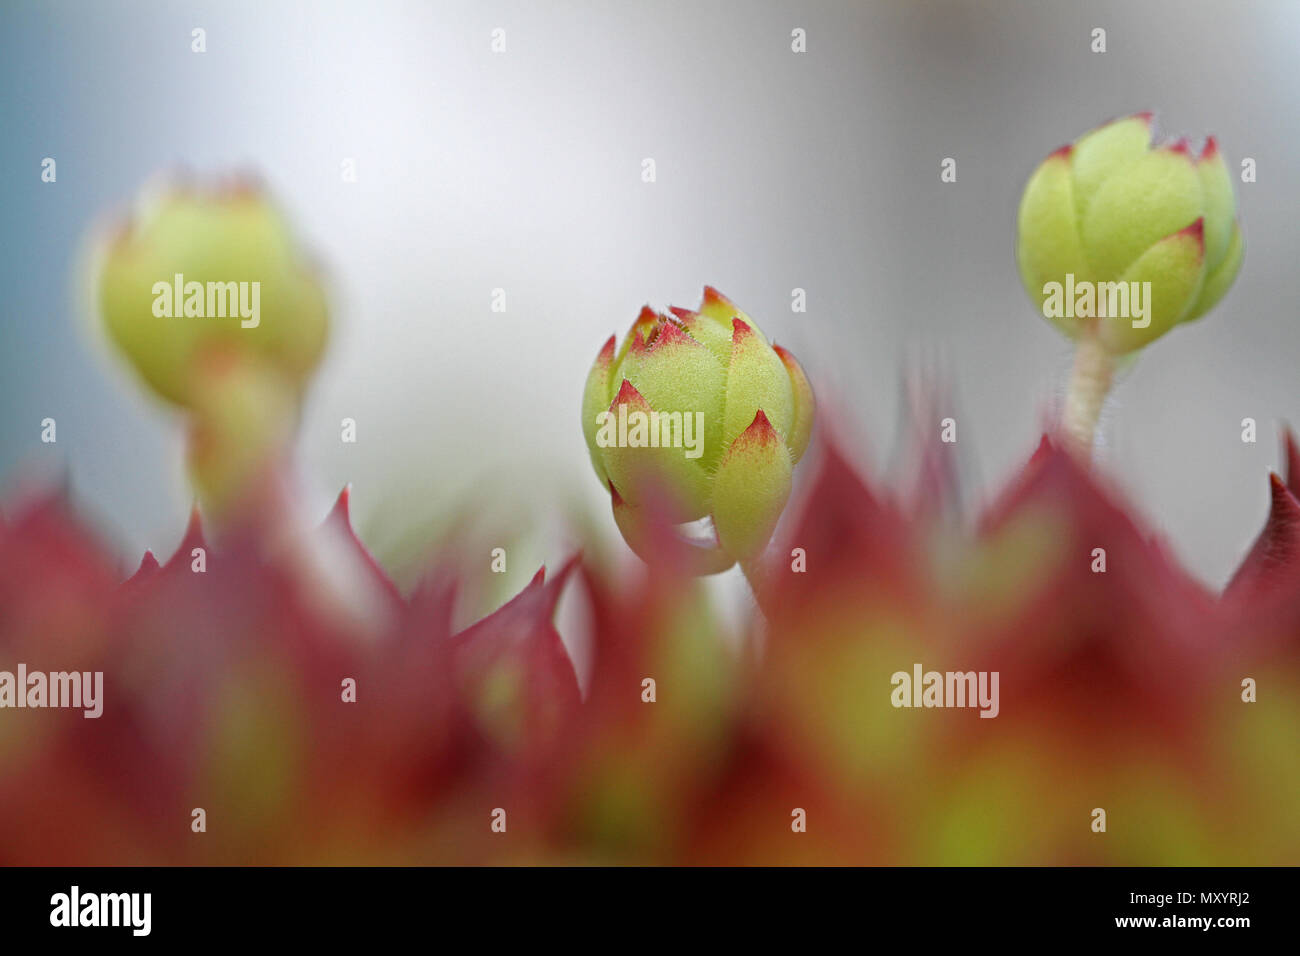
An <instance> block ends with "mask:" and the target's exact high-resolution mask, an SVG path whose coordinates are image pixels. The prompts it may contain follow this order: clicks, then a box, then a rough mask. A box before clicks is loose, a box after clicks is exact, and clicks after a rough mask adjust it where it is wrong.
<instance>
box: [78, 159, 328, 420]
mask: <svg viewBox="0 0 1300 956" xmlns="http://www.w3.org/2000/svg"><path fill="white" fill-rule="evenodd" d="M95 291H96V295H97V298H98V304H99V311H100V316H101V318H102V320H103V324H104V328H105V329H106V331H107V333H108V337H109V339H110V340H111V341H112V342H113V343H114V344H115V345H116V346H117V347H118V349H120V350H121V352H122V354H123V355H124V356H125V357H126V358H127V360H128V361H129V362H130V363H131V365H132V366H133V367H134V368H135V370H136V371H137V372H138V373H139V375H140V377H141V378H142V379H143V380H144V382H145V384H146V385H147V386H148V387H149V388H150V389H151V390H152V391H153V392H155V393H156V394H157V395H159V396H160V397H162V398H163V399H165V400H167V401H169V402H172V403H174V404H177V405H180V406H183V407H185V408H188V409H194V408H196V407H197V406H198V405H200V404H201V400H202V396H200V395H198V394H197V389H199V388H201V387H203V385H204V383H205V382H206V381H207V377H206V376H204V375H202V374H200V370H201V368H202V366H204V365H205V364H210V363H212V362H213V361H217V362H219V363H220V364H222V365H223V366H224V365H229V364H230V363H231V362H240V361H243V360H245V359H247V360H249V361H250V363H251V364H255V365H257V366H258V367H262V368H266V369H268V370H271V371H273V372H274V374H276V375H278V376H279V377H280V378H281V379H282V380H283V382H284V383H285V384H286V385H287V386H288V387H290V388H291V389H292V390H294V391H296V392H301V390H302V389H303V387H304V386H305V384H306V382H307V379H308V377H309V376H310V374H311V372H312V370H313V369H314V368H315V366H316V364H317V362H318V361H319V360H320V356H321V353H322V351H323V349H324V346H325V340H326V336H327V333H328V316H327V311H326V306H325V297H324V291H323V289H322V285H321V282H320V280H319V278H318V277H317V275H316V274H315V272H314V271H313V270H312V269H311V268H310V267H309V265H308V264H307V262H306V261H305V259H304V257H303V255H302V253H301V252H300V250H299V248H298V246H297V245H296V244H295V243H294V241H293V239H292V236H291V234H290V231H289V228H288V225H287V223H286V222H285V220H284V218H283V217H282V216H281V215H280V214H279V212H277V211H276V210H275V208H274V207H273V206H271V204H270V203H269V202H268V201H267V199H266V198H265V197H264V196H263V195H262V193H261V192H260V191H258V190H257V189H256V188H254V187H252V186H250V185H247V184H243V183H240V184H236V185H235V186H233V187H231V188H229V189H225V190H216V191H209V192H200V191H195V190H192V189H189V188H179V189H172V190H170V191H168V192H166V193H165V194H163V195H162V196H160V197H158V198H157V199H156V200H155V201H153V202H152V203H150V204H149V206H148V208H147V209H146V210H145V211H144V212H143V214H142V215H141V216H140V217H139V218H138V219H137V220H136V221H134V222H133V223H131V224H130V225H129V226H127V227H126V228H124V229H122V230H120V231H119V232H118V233H117V234H116V235H114V236H113V237H112V238H111V239H110V240H109V241H108V242H107V243H106V244H105V247H104V248H103V250H102V254H101V260H100V266H99V270H98V274H97V276H96V290H95Z"/></svg>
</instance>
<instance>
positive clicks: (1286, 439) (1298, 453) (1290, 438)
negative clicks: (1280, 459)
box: [1282, 428, 1300, 499]
mask: <svg viewBox="0 0 1300 956" xmlns="http://www.w3.org/2000/svg"><path fill="white" fill-rule="evenodd" d="M1282 443H1283V446H1284V449H1285V450H1284V452H1283V454H1284V456H1285V457H1286V486H1287V488H1289V489H1290V491H1291V494H1293V495H1295V496H1296V498H1298V499H1300V446H1297V445H1296V438H1295V432H1293V431H1291V429H1290V428H1284V429H1283V431H1282Z"/></svg>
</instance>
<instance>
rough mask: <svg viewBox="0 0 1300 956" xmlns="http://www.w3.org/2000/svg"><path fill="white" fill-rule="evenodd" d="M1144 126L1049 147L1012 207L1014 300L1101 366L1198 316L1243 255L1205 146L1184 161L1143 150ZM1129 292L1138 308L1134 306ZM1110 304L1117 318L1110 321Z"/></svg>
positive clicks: (1215, 162)
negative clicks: (1020, 299) (1095, 356)
mask: <svg viewBox="0 0 1300 956" xmlns="http://www.w3.org/2000/svg"><path fill="white" fill-rule="evenodd" d="M1151 125H1152V117H1151V114H1150V113H1139V114H1137V115H1136V116H1130V117H1127V118H1125V119H1120V120H1115V121H1114V122H1111V123H1108V124H1106V125H1105V126H1101V127H1099V128H1098V129H1095V130H1093V131H1092V132H1090V133H1088V134H1086V135H1084V136H1083V137H1081V138H1080V139H1079V140H1077V141H1076V142H1075V143H1074V144H1072V145H1070V146H1063V147H1061V148H1060V149H1058V150H1057V151H1056V152H1054V153H1052V154H1051V155H1050V156H1048V157H1047V159H1045V160H1044V161H1043V163H1042V164H1041V165H1040V166H1039V167H1038V169H1037V170H1035V172H1034V174H1033V175H1032V176H1031V177H1030V178H1029V182H1028V184H1027V185H1026V186H1025V192H1024V195H1023V197H1022V198H1021V200H1020V214H1019V228H1018V233H1019V236H1018V242H1017V247H1016V255H1017V259H1018V261H1019V266H1020V277H1021V280H1022V281H1023V283H1024V286H1025V290H1026V291H1027V292H1028V293H1029V296H1030V298H1032V299H1033V300H1034V301H1035V302H1037V303H1038V304H1039V305H1040V306H1042V307H1043V308H1044V315H1045V316H1046V317H1047V318H1049V319H1050V320H1052V321H1053V322H1054V323H1055V324H1056V325H1057V326H1058V327H1059V328H1060V329H1061V330H1062V331H1063V332H1064V333H1065V334H1066V335H1068V336H1070V337H1071V338H1073V339H1082V338H1093V339H1095V340H1096V341H1097V342H1098V343H1099V344H1100V345H1101V347H1102V348H1104V350H1105V351H1106V352H1107V353H1108V354H1110V355H1123V354H1125V353H1128V352H1132V351H1135V350H1137V349H1140V348H1142V347H1143V346H1145V345H1147V344H1149V343H1150V342H1152V341H1154V340H1155V339H1157V338H1159V337H1160V336H1161V335H1163V334H1165V333H1166V332H1168V331H1169V330H1170V329H1172V328H1173V327H1174V326H1176V325H1178V324H1180V323H1182V322H1189V321H1191V320H1192V319H1195V318H1198V317H1200V316H1201V315H1204V314H1205V313H1206V312H1207V311H1209V310H1210V309H1211V308H1212V307H1213V306H1214V305H1215V303H1217V302H1218V301H1219V299H1220V298H1222V296H1223V294H1224V293H1225V292H1226V291H1227V289H1228V287H1229V286H1231V285H1232V282H1233V279H1235V278H1236V275H1237V271H1238V269H1239V268H1240V267H1241V260H1242V255H1243V252H1244V245H1243V243H1242V237H1241V229H1240V227H1239V226H1238V224H1237V222H1236V202H1235V200H1234V198H1233V193H1232V181H1231V177H1230V176H1229V174H1228V167H1227V165H1226V164H1225V163H1224V160H1223V155H1222V154H1221V153H1220V152H1219V149H1218V146H1217V144H1216V143H1215V141H1214V139H1213V138H1212V137H1211V138H1210V139H1208V140H1207V141H1206V143H1205V147H1204V148H1203V149H1202V150H1201V151H1200V154H1199V155H1195V156H1194V155H1193V154H1192V151H1191V149H1190V148H1189V146H1188V143H1187V141H1186V140H1183V139H1180V140H1175V141H1173V142H1168V143H1164V144H1161V145H1159V146H1153V144H1152V142H1151ZM1145 283H1149V285H1145V286H1144V284H1145ZM1101 284H1107V285H1106V286H1105V287H1101ZM1120 284H1123V285H1124V286H1125V288H1120ZM1134 284H1136V285H1134ZM1076 290H1077V292H1078V296H1077V298H1076V296H1075V295H1073V294H1072V293H1073V292H1075V291H1076ZM1144 290H1145V291H1144ZM1130 292H1132V293H1133V295H1144V296H1145V301H1144V302H1142V303H1137V304H1135V303H1134V302H1133V301H1132V300H1131V297H1130V295H1129V293H1130ZM1053 297H1056V300H1054V299H1053ZM1121 297H1122V298H1123V301H1124V302H1127V303H1128V308H1126V309H1118V310H1117V309H1116V308H1115V306H1116V305H1117V304H1122V303H1120V299H1121ZM1058 306H1060V307H1058ZM1076 306H1077V307H1076ZM1108 307H1109V308H1108ZM1116 311H1121V312H1122V313H1123V314H1119V315H1116V314H1115V313H1116Z"/></svg>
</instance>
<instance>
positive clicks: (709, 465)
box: [582, 288, 815, 574]
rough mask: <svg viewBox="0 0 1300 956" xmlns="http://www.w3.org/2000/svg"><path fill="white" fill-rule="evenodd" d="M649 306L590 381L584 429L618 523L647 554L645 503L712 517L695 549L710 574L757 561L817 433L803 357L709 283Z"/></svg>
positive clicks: (669, 513)
mask: <svg viewBox="0 0 1300 956" xmlns="http://www.w3.org/2000/svg"><path fill="white" fill-rule="evenodd" d="M671 311H672V313H673V314H672V315H662V314H656V313H654V312H653V311H651V310H650V309H649V308H645V309H642V311H641V314H640V316H638V318H637V320H636V322H635V323H633V325H632V329H631V331H630V332H629V334H628V336H627V338H626V339H625V340H624V342H623V345H622V347H621V348H620V349H619V350H618V352H617V354H616V353H615V348H614V346H615V339H614V337H613V336H611V337H610V339H609V341H607V342H606V343H605V346H604V348H603V349H601V352H600V355H599V356H597V358H596V363H595V365H594V366H593V367H592V369H591V373H590V375H589V376H588V379H587V386H586V390H585V393H584V395H583V402H582V426H583V432H584V434H585V436H586V439H587V448H588V450H589V451H590V453H591V460H592V464H593V466H594V467H595V469H596V475H597V477H599V478H600V480H601V481H602V482H603V483H605V484H606V485H607V486H608V488H609V491H610V495H611V501H612V503H613V506H614V516H615V519H616V520H617V522H618V525H619V529H620V531H622V533H623V536H624V538H626V539H627V542H628V544H629V545H630V546H631V547H632V549H633V550H635V551H637V553H638V554H640V555H641V556H642V557H647V553H646V552H647V550H649V547H648V543H647V540H648V539H647V535H648V534H649V530H648V529H647V527H646V525H647V522H648V515H647V507H648V505H649V503H650V502H651V501H653V503H654V505H655V507H661V508H662V510H663V512H664V516H665V517H667V518H668V519H669V520H671V521H674V522H679V523H680V522H689V521H694V520H697V519H700V518H704V517H710V518H712V521H713V527H714V531H715V532H716V535H717V541H716V543H714V544H713V545H712V546H711V547H709V548H706V549H695V559H694V560H693V561H692V565H693V567H692V571H693V572H695V573H701V574H711V573H715V572H717V571H722V570H725V569H726V568H728V567H730V566H731V565H732V564H734V563H735V562H736V561H738V560H739V561H747V560H749V559H752V558H755V557H757V556H758V554H759V553H760V552H761V551H762V550H763V548H764V546H765V545H766V544H767V541H768V539H769V538H770V537H771V534H772V531H773V529H774V528H775V527H776V522H777V519H778V518H779V517H780V516H781V511H782V510H783V509H784V507H785V502H786V498H787V497H788V496H789V493H790V479H791V472H792V470H793V468H794V465H795V463H796V462H797V461H798V460H799V458H800V456H801V455H802V454H803V452H804V449H805V448H806V447H807V445H808V441H809V438H810V437H811V435H812V424H813V414H814V407H815V405H814V401H813V394H812V388H811V386H810V385H809V384H808V379H807V378H806V377H805V376H804V374H803V369H802V368H800V366H799V363H798V362H796V361H795V359H794V356H792V355H791V354H790V353H789V352H787V351H786V350H784V349H781V348H776V347H773V346H771V345H770V344H768V341H767V339H766V337H764V335H763V333H762V332H761V331H760V330H759V328H758V326H756V325H755V324H754V322H753V320H752V319H750V318H749V316H747V315H746V314H745V313H744V312H742V311H740V310H739V309H738V308H736V306H735V305H734V304H732V303H731V302H730V301H729V300H728V299H726V298H725V297H724V296H722V295H720V294H719V293H718V292H717V291H715V290H714V289H712V288H706V289H705V291H704V302H703V304H702V305H701V307H700V309H699V311H698V312H690V311H687V310H685V309H673V310H671Z"/></svg>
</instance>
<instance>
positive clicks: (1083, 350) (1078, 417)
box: [1061, 335, 1115, 461]
mask: <svg viewBox="0 0 1300 956" xmlns="http://www.w3.org/2000/svg"><path fill="white" fill-rule="evenodd" d="M1114 374H1115V360H1114V359H1113V358H1111V356H1110V353H1109V352H1107V351H1106V349H1105V347H1104V346H1102V344H1101V341H1100V340H1099V339H1098V338H1097V336H1095V335H1084V336H1082V337H1081V338H1080V339H1079V345H1078V348H1077V349H1076V350H1075V353H1074V368H1073V369H1072V370H1071V371H1070V384H1069V386H1068V388H1067V390H1066V393H1065V414H1064V416H1063V418H1062V420H1061V426H1062V429H1063V430H1064V432H1065V437H1066V440H1067V442H1068V443H1069V445H1070V447H1071V449H1072V450H1073V451H1074V452H1075V453H1076V454H1077V455H1078V456H1079V457H1080V458H1082V459H1083V460H1085V461H1087V460H1088V459H1090V458H1091V457H1092V445H1093V440H1094V438H1095V436H1096V434H1097V420H1098V419H1099V418H1100V417H1101V407H1102V405H1104V404H1105V402H1106V394H1107V393H1108V392H1109V391H1110V385H1111V381H1112V379H1113V377H1114Z"/></svg>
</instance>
